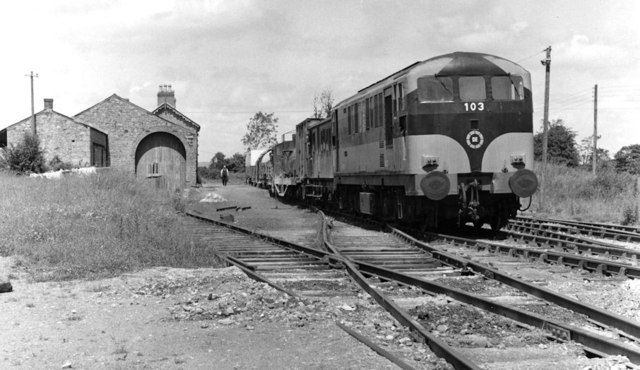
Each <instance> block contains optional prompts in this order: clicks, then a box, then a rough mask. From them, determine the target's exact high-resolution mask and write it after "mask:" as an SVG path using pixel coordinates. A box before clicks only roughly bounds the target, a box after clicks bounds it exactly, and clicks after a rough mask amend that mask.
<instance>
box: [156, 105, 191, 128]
mask: <svg viewBox="0 0 640 370" xmlns="http://www.w3.org/2000/svg"><path fill="white" fill-rule="evenodd" d="M163 112H169V113H170V114H173V115H174V116H175V117H177V118H178V119H179V120H181V121H182V122H184V123H186V124H187V125H189V126H191V127H194V128H195V129H196V130H197V131H200V125H198V124H197V123H195V122H194V121H192V120H191V119H190V118H189V117H187V116H185V115H184V114H182V113H180V111H179V110H177V109H176V108H175V107H174V106H172V105H171V104H167V103H162V104H161V105H160V106H159V107H158V108H156V109H154V110H153V112H151V113H153V114H155V115H156V116H159V115H160V114H162V113H163Z"/></svg>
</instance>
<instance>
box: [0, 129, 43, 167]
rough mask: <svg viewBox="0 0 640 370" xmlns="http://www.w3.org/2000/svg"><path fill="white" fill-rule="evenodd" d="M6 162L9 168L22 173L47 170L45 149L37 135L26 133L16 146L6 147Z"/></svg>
mask: <svg viewBox="0 0 640 370" xmlns="http://www.w3.org/2000/svg"><path fill="white" fill-rule="evenodd" d="M5 155H6V159H5V160H6V163H7V165H8V167H9V169H11V170H13V171H17V172H20V173H28V172H36V173H41V172H44V171H46V166H45V160H44V150H42V148H41V147H40V140H39V139H38V137H37V136H34V135H32V134H30V133H26V134H25V135H24V137H23V139H22V141H21V142H20V143H18V145H16V146H13V145H12V146H11V147H8V148H5Z"/></svg>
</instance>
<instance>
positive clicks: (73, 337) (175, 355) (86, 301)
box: [0, 258, 394, 369]
mask: <svg viewBox="0 0 640 370" xmlns="http://www.w3.org/2000/svg"><path fill="white" fill-rule="evenodd" d="M11 265H12V264H11V261H10V259H7V258H1V259H0V267H3V268H4V269H9V270H10V271H12V272H11V274H12V276H14V279H13V281H12V282H13V285H14V292H12V293H3V294H0V307H2V311H1V313H0V319H1V320H2V322H3V331H2V335H1V336H0V368H2V369H5V368H24V369H36V368H63V367H67V368H81V369H82V368H85V369H86V368H92V369H93V368H108V369H114V368H116V369H117V368H123V369H124V368H184V369H187V368H188V369H194V368H203V369H210V368H221V369H225V368H228V369H231V368H375V369H386V368H394V365H393V364H391V363H390V362H389V361H387V360H386V359H384V358H382V357H380V356H378V355H376V354H375V353H373V352H372V351H371V350H369V348H367V347H365V346H364V345H362V344H360V342H358V341H356V340H355V339H353V338H352V337H350V336H349V335H348V334H346V333H344V332H343V331H342V330H341V329H339V328H338V327H337V326H336V325H335V320H334V318H335V317H337V314H336V313H338V312H340V310H341V309H340V308H339V306H338V304H337V303H336V304H335V305H332V304H330V303H318V304H305V305H303V306H299V302H293V301H292V300H291V299H290V298H288V297H286V296H284V295H282V294H281V293H279V292H276V291H274V290H273V289H272V288H270V287H268V286H266V285H264V284H260V283H257V282H255V281H253V280H249V279H248V278H247V277H246V276H245V275H244V274H243V273H241V272H240V271H239V270H237V269H236V268H225V269H197V270H189V269H172V268H155V269H148V270H144V271H141V272H138V273H134V274H127V275H123V276H120V277H117V278H113V279H105V280H97V281H71V282H61V283H55V282H51V283H29V282H28V281H26V280H25V279H23V278H20V277H16V275H18V273H19V271H18V270H16V269H15V268H14V267H11Z"/></svg>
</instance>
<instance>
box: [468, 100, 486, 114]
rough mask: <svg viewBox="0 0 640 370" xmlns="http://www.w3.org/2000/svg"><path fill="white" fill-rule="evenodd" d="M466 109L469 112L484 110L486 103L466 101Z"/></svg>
mask: <svg viewBox="0 0 640 370" xmlns="http://www.w3.org/2000/svg"><path fill="white" fill-rule="evenodd" d="M464 110H465V111H467V112H475V111H483V110H484V103H483V102H479V103H475V102H472V103H464Z"/></svg>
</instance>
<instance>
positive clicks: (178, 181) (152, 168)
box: [136, 132, 187, 190]
mask: <svg viewBox="0 0 640 370" xmlns="http://www.w3.org/2000/svg"><path fill="white" fill-rule="evenodd" d="M186 158H187V155H186V151H185V149H184V145H182V142H180V139H178V138H177V137H175V136H174V135H172V134H170V133H167V132H155V133H152V134H149V135H148V136H146V137H145V138H144V139H142V140H141V141H140V144H138V147H137V148H136V176H137V177H138V178H139V179H149V180H152V181H154V182H155V184H156V186H157V187H159V188H165V189H169V190H176V189H182V187H184V184H185V181H186V168H187V164H186V163H187V161H186Z"/></svg>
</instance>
